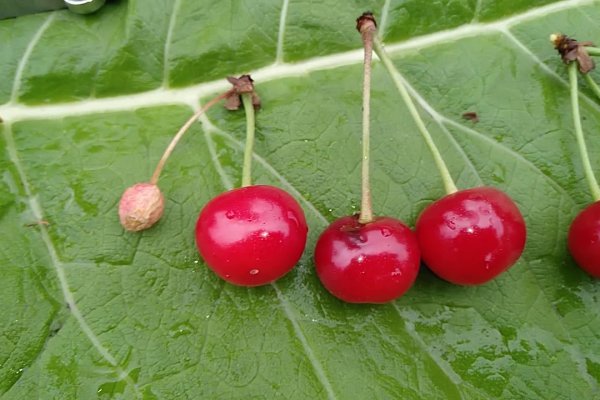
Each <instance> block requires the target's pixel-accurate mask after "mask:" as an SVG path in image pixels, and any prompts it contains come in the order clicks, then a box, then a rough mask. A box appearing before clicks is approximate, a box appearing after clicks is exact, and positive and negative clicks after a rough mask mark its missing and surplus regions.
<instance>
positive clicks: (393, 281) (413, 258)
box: [315, 216, 419, 303]
mask: <svg viewBox="0 0 600 400" xmlns="http://www.w3.org/2000/svg"><path fill="white" fill-rule="evenodd" d="M315 264H316V268H317V275H318V276H319V279H320V280H321V282H322V283H323V286H325V288H326V289H327V290H328V291H329V292H331V294H333V295H334V296H335V297H337V298H339V299H341V300H344V301H346V302H349V303H386V302H388V301H392V300H394V299H396V298H398V297H400V296H402V295H403V294H404V293H405V292H406V291H407V290H408V289H409V288H410V287H411V286H412V284H413V283H414V281H415V279H416V277H417V273H418V272H419V246H418V243H417V240H416V238H415V236H414V234H413V232H412V231H411V230H410V229H409V228H408V227H407V226H406V225H404V224H403V223H402V222H400V221H398V220H397V219H394V218H389V217H380V218H377V219H375V220H374V221H373V222H370V223H368V224H361V223H360V222H358V218H357V217H356V216H352V217H342V218H340V219H338V220H336V221H334V222H333V223H332V224H331V225H329V226H328V227H327V229H325V231H323V233H322V234H321V236H320V237H319V240H318V241H317V246H316V249H315Z"/></svg>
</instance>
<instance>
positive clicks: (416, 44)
mask: <svg viewBox="0 0 600 400" xmlns="http://www.w3.org/2000/svg"><path fill="white" fill-rule="evenodd" d="M595 2H597V0H565V1H561V2H557V3H553V4H550V5H547V6H542V7H538V8H534V9H531V10H529V11H527V12H525V13H522V14H518V15H515V16H512V17H509V18H505V19H501V20H498V21H494V22H490V23H485V24H479V23H469V24H465V25H461V26H459V27H457V28H454V29H449V30H443V31H439V32H435V33H432V34H427V35H422V36H418V37H415V38H412V39H409V40H406V41H403V42H400V43H396V44H392V45H388V46H387V50H388V52H390V53H391V54H397V53H402V52H405V51H409V50H415V49H423V48H428V47H432V46H436V45H439V44H443V43H447V42H451V41H455V40H458V39H463V38H468V37H475V36H480V35H485V34H490V33H506V32H507V31H508V30H509V28H511V27H512V26H514V25H517V24H519V23H522V22H525V21H529V20H533V19H536V18H541V17H544V16H547V15H550V14H553V13H557V12H560V11H563V10H565V9H569V8H573V7H577V6H583V5H588V4H593V3H595ZM49 18H51V17H49ZM40 31H42V29H40ZM38 33H39V31H38ZM42 33H43V31H42ZM280 34H283V32H280ZM40 36H41V35H40ZM37 39H39V38H37ZM511 39H512V38H511ZM357 42H358V40H357ZM362 54H363V52H362V50H361V49H358V50H351V51H347V52H342V53H336V54H331V55H327V56H321V57H314V58H310V59H308V60H305V61H302V62H299V63H294V64H290V63H279V62H277V61H275V62H274V63H273V64H271V65H268V66H266V67H263V68H260V69H258V70H255V71H254V72H253V73H252V75H253V77H254V79H255V80H256V81H257V82H258V85H260V83H262V82H269V81H273V80H278V79H283V78H291V77H300V76H306V75H308V74H309V73H311V72H318V71H322V70H327V69H335V68H340V67H345V66H350V65H355V64H358V63H360V62H362ZM24 58H28V57H24ZM25 61H27V60H26V59H25ZM536 62H539V63H540V64H541V65H542V66H543V67H546V68H544V70H545V71H546V72H548V73H549V74H552V71H551V70H550V69H549V68H548V67H547V66H546V65H545V64H544V63H542V62H541V61H539V59H538V60H536ZM25 67H26V63H24V64H23V65H22V66H21V67H20V68H21V69H24V68H25ZM19 76H20V74H19ZM17 77H18V76H17ZM228 85H229V84H228V83H227V82H226V81H225V80H217V81H209V82H203V83H200V84H197V85H192V86H187V87H184V88H169V87H167V84H164V85H163V86H162V87H159V88H157V89H154V90H150V91H146V92H140V93H135V94H129V95H122V96H114V97H105V98H90V99H85V100H81V101H78V102H70V103H57V104H53V105H25V104H21V103H18V102H17V101H16V100H15V99H14V97H15V93H13V96H12V97H13V100H11V101H10V102H8V103H5V104H3V105H0V116H2V118H3V120H4V121H5V123H13V122H17V121H22V120H29V119H59V118H65V117H70V116H78V115H86V114H94V113H105V112H119V111H132V110H136V109H139V108H145V107H152V106H164V105H173V104H186V105H190V106H194V107H195V105H197V104H198V102H199V100H200V99H201V98H202V97H204V96H207V95H209V94H212V93H215V92H219V91H224V90H226V89H228ZM15 86H16V87H17V88H18V84H17V83H15ZM584 98H585V96H584ZM588 100H589V99H588Z"/></svg>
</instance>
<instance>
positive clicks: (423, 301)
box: [0, 0, 600, 399]
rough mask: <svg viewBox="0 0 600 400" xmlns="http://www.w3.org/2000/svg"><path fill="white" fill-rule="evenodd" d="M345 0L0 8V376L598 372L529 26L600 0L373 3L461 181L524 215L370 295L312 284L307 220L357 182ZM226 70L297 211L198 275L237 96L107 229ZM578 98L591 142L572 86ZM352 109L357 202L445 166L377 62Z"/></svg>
mask: <svg viewBox="0 0 600 400" xmlns="http://www.w3.org/2000/svg"><path fill="white" fill-rule="evenodd" d="M363 7H364V4H363V2H357V1H351V2H340V1H337V0H325V1H321V2H314V3H312V2H311V3H307V2H296V1H288V0H284V1H282V2H276V1H220V2H211V1H191V0H175V1H166V0H147V1H144V2H141V1H134V0H131V1H129V2H125V1H120V2H109V3H108V4H107V5H106V6H105V7H104V8H103V9H102V10H101V11H100V12H99V13H97V14H94V15H91V16H86V17H82V16H78V15H74V14H71V13H69V12H68V11H57V12H52V13H45V14H38V15H31V16H23V17H19V18H16V19H10V20H3V21H0V42H1V43H2V46H3V49H2V53H1V54H0V74H1V76H2V77H3V79H2V80H0V104H2V105H0V117H1V118H2V119H3V121H4V122H3V123H2V124H0V143H1V149H2V151H0V167H1V169H0V170H1V171H2V179H1V180H0V234H1V237H2V238H3V239H2V244H1V245H0V265H1V266H2V280H0V288H1V290H0V301H1V303H0V304H2V305H3V307H1V308H0V321H1V322H2V324H1V325H0V396H2V398H6V399H29V398H41V399H46V398H47V399H52V398H61V399H91V398H100V399H109V398H110V399H112V398H121V399H132V398H133V399H135V398H140V399H181V398H190V399H192V398H193V399H199V398H211V399H213V398H214V399H217V398H222V399H237V398H239V399H242V398H243V399H248V398H253V399H254V398H256V399H262V398H264V399H272V398H285V399H296V398H297V399H306V398H310V399H321V398H323V399H349V398H357V399H363V398H365V399H366V398H378V399H385V398H403V399H422V398H432V399H436V398H439V399H488V398H502V399H514V398H531V399H534V398H540V399H549V398H557V399H558V398H560V399H562V398H582V399H588V398H589V399H591V398H596V397H598V396H599V391H598V385H599V383H600V344H599V343H600V333H599V332H600V311H599V310H600V308H599V305H600V304H599V302H600V297H599V296H600V286H599V285H598V283H597V282H596V281H595V280H593V279H592V278H590V277H588V276H587V275H586V274H584V273H583V272H582V271H581V270H580V269H579V268H577V267H576V266H575V264H574V263H573V261H572V260H571V258H570V257H569V255H568V252H567V250H566V244H565V239H566V233H567V230H568V226H569V224H570V221H571V220H572V219H573V217H574V216H575V215H576V214H577V212H578V211H579V210H581V209H582V208H583V207H585V205H586V204H588V203H590V202H591V196H590V195H589V193H588V189H587V185H586V183H585V179H584V175H583V171H582V168H581V163H580V156H579V154H578V152H577V146H576V143H575V140H574V134H573V123H572V119H571V116H570V111H569V110H570V108H569V107H570V106H569V97H568V88H567V82H566V70H565V66H564V65H563V64H562V63H561V61H560V59H559V57H558V56H557V55H556V52H555V51H554V50H553V49H552V46H551V44H550V43H549V42H548V36H549V34H550V33H553V32H557V31H559V32H565V33H568V34H569V35H571V36H574V37H576V38H578V39H580V40H588V39H589V40H593V41H594V40H595V41H598V39H597V38H598V37H600V27H599V26H598V24H597V23H596V21H598V20H599V19H600V3H599V2H598V1H593V0H571V1H559V2H552V1H544V0H540V1H515V2H511V3H510V6H509V5H508V2H501V1H492V0H478V1H475V0H464V1H461V0H456V1H438V2H431V4H426V3H425V2H422V1H416V0H414V1H392V0H387V1H376V2H372V3H371V4H369V7H370V8H371V10H372V11H373V12H375V14H376V16H377V17H378V20H379V28H380V31H381V33H382V36H383V38H384V41H385V42H386V45H387V48H388V50H389V51H390V52H391V54H392V56H393V60H394V62H395V64H396V66H397V68H398V69H399V70H400V72H401V73H402V75H403V76H404V78H405V79H406V81H407V82H408V84H409V85H410V92H411V95H412V96H413V98H414V99H415V100H416V102H417V105H418V108H419V111H420V113H421V115H422V116H423V118H424V119H425V121H426V123H427V125H428V127H429V129H430V130H431V131H432V134H433V136H434V139H435V141H436V143H437V144H438V146H439V147H440V150H441V151H442V153H443V156H444V159H445V160H446V162H447V163H448V166H449V168H450V171H451V173H452V175H453V177H454V178H455V180H456V182H457V185H458V186H459V187H460V188H468V187H472V186H477V185H482V184H485V185H492V186H496V187H498V188H500V189H502V190H504V191H506V192H507V193H509V194H510V196H511V197H513V198H514V199H515V201H516V202H517V204H518V205H519V207H520V208H521V211H522V212H523V214H524V216H525V219H526V221H527V224H528V242H527V247H526V250H525V253H524V254H523V256H522V258H521V260H520V261H519V262H518V263H517V264H516V265H515V266H514V267H513V268H512V269H510V270H509V271H508V272H506V273H505V274H503V275H502V276H500V277H498V278H497V279H495V280H494V281H492V282H490V283H488V284H486V285H483V286H480V287H458V286H454V285H451V284H448V283H446V282H443V281H441V280H439V279H437V278H436V277H435V276H434V275H432V274H431V273H430V272H429V271H428V270H427V269H426V268H425V267H423V268H422V270H421V273H420V275H419V278H418V280H417V283H416V285H415V286H414V287H413V288H412V289H411V290H410V291H409V292H408V293H407V294H406V295H405V296H404V297H403V298H401V299H399V300H398V301H396V302H394V303H392V304H387V305H379V306H368V305H350V304H344V303H342V302H340V301H338V300H336V299H334V298H333V297H331V296H330V295H329V294H328V293H327V292H326V291H325V290H324V289H323V287H322V286H321V285H320V283H319V281H318V279H317V278H316V276H315V274H314V265H313V262H312V251H313V248H314V244H315V241H316V238H317V237H318V235H319V233H320V231H321V230H322V229H324V228H325V226H326V225H327V223H328V222H329V221H332V220H333V219H335V218H337V217H340V216H343V215H348V214H352V213H354V212H356V211H357V210H358V207H359V204H360V201H359V199H360V193H359V191H360V132H361V108H360V107H361V87H360V82H361V73H362V67H361V57H362V52H361V50H360V46H361V41H360V37H359V35H358V33H357V32H356V30H355V27H354V20H355V18H356V17H357V16H359V15H360V14H361V13H362V12H363V11H365V10H364V9H363ZM245 72H251V73H252V75H253V77H254V79H255V80H256V85H257V90H258V92H259V94H260V96H261V99H262V101H263V108H262V109H261V111H260V112H259V113H258V115H257V124H258V126H257V142H256V144H255V154H254V162H255V168H254V181H255V182H256V183H266V184H273V185H278V186H280V187H282V188H284V189H286V190H288V191H289V192H290V193H291V194H292V195H293V196H295V197H296V198H297V199H298V200H299V202H300V203H301V205H302V206H303V208H304V210H305V213H306V216H307V220H308V222H309V227H310V234H309V242H308V245H307V249H306V251H305V254H304V256H303V258H302V259H301V261H300V263H299V264H298V266H297V267H296V268H295V269H294V270H293V271H292V272H291V273H289V274H288V275H287V276H286V277H284V278H283V279H281V280H279V281H278V282H276V283H274V284H272V285H267V286H265V287H259V288H251V289H247V288H239V287H234V286H231V285H229V284H225V283H224V282H222V281H221V280H219V279H218V278H217V277H216V276H215V275H214V274H213V273H211V272H210V271H209V270H208V269H207V268H206V266H205V265H204V264H203V261H202V260H201V259H200V257H199V255H198V253H197V250H196V248H195V244H194V236H193V231H194V225H195V221H196V217H197V215H198V212H199V210H200V209H201V208H202V206H203V205H204V204H205V203H206V202H207V201H208V200H210V199H211V198H212V197H214V196H216V195H217V194H218V193H220V192H222V191H224V190H227V189H229V188H231V187H233V186H236V185H238V184H239V182H240V179H241V174H240V171H241V164H242V162H241V161H242V153H243V141H244V126H245V119H244V115H243V112H241V111H240V112H228V111H226V110H224V109H222V108H219V107H217V108H214V109H212V110H211V111H210V112H209V113H208V114H207V115H206V116H204V117H203V118H201V120H200V123H197V124H195V125H194V126H193V128H192V129H191V131H190V132H189V133H188V134H187V136H185V138H184V139H183V141H182V142H181V144H180V146H179V147H178V148H177V150H176V151H175V153H174V154H173V156H172V157H171V159H170V160H169V162H168V164H167V167H166V169H165V171H164V173H163V176H162V178H161V181H160V186H161V189H162V190H163V192H164V193H165V195H166V198H167V204H166V212H165V215H164V217H163V219H162V220H161V222H160V223H159V224H158V225H157V226H156V227H155V228H152V229H151V230H149V231H146V232H143V233H139V234H129V233H125V232H124V231H123V230H122V228H121V227H120V225H119V223H118V218H117V212H116V207H117V202H118V200H119V197H120V195H121V193H122V191H123V190H124V188H126V187H127V186H129V185H131V184H133V183H135V182H139V181H145V180H147V179H148V178H149V176H150V174H151V173H152V171H153V168H154V165H155V163H156V161H157V160H158V159H159V157H160V155H161V154H162V151H163V149H164V147H165V146H166V144H167V143H168V141H169V139H170V137H171V136H172V135H173V134H174V132H176V130H177V129H178V127H179V126H180V125H181V124H182V123H183V122H184V121H185V120H186V119H187V118H188V117H189V115H190V113H191V112H192V109H195V108H197V107H198V105H199V104H200V103H204V102H206V101H207V100H208V99H210V98H211V97H212V96H214V94H215V93H218V92H220V91H223V90H226V89H227V83H226V81H225V80H224V79H223V78H224V77H225V76H227V75H236V74H240V73H245ZM593 76H594V77H595V78H596V79H600V76H599V75H598V73H597V72H593ZM581 104H582V115H583V117H584V122H583V123H584V130H585V131H586V133H587V135H588V146H589V150H590V156H591V159H592V162H593V164H594V165H598V164H599V163H600V141H597V140H595V135H596V134H597V132H598V131H599V128H600V101H598V99H596V98H594V97H593V93H592V92H589V91H588V89H587V88H586V87H585V85H582V95H581ZM465 112H476V113H477V114H478V116H479V120H480V121H479V122H478V123H473V122H472V121H468V120H465V119H464V118H463V117H462V114H463V113H465ZM372 131H373V138H372V174H373V175H372V184H373V193H374V206H375V211H376V213H377V214H379V215H391V216H396V217H398V218H400V219H402V220H404V221H406V222H407V223H408V224H409V225H411V226H412V225H414V223H415V220H416V218H417V217H418V215H419V213H420V212H421V210H423V208H424V207H425V206H426V205H428V204H429V203H431V202H432V201H434V200H435V199H438V198H439V197H441V196H443V186H442V182H441V179H440V177H439V174H438V172H437V171H436V169H435V166H434V163H433V159H432V157H431V155H430V153H429V151H428V149H427V148H426V146H425V144H424V142H423V140H422V139H421V138H420V137H419V135H418V131H417V129H416V125H415V123H414V121H413V120H412V119H411V117H410V114H409V113H408V111H407V109H406V107H405V106H404V104H403V103H402V101H401V98H400V95H399V93H398V92H397V91H396V89H395V88H394V85H393V83H392V81H391V79H390V78H389V76H388V75H387V73H386V72H385V70H384V69H383V66H382V65H380V64H379V63H378V62H375V64H374V68H373V90H372Z"/></svg>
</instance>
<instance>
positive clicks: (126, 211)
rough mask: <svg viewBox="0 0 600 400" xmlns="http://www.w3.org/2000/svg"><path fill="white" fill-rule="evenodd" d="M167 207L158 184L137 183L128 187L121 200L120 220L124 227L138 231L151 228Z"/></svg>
mask: <svg viewBox="0 0 600 400" xmlns="http://www.w3.org/2000/svg"><path fill="white" fill-rule="evenodd" d="M164 209H165V199H164V197H163V195H162V193H161V191H160V189H159V188H158V186H156V185H153V184H151V183H136V184H135V185H133V186H131V187H129V188H127V190H125V192H124V193H123V196H122V197H121V200H120V201H119V220H120V221H121V225H123V228H125V229H126V230H128V231H130V232H137V231H141V230H144V229H148V228H150V227H151V226H152V225H154V224H155V223H156V222H157V221H158V220H159V219H160V217H162V214H163V211H164Z"/></svg>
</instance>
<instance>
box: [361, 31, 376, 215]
mask: <svg viewBox="0 0 600 400" xmlns="http://www.w3.org/2000/svg"><path fill="white" fill-rule="evenodd" d="M375 32H377V28H375V24H374V23H371V22H366V23H364V24H363V25H362V27H361V28H360V35H361V37H362V40H363V45H364V50H365V56H364V68H363V94H362V98H363V103H362V111H363V112H362V128H363V129H362V179H361V181H362V197H361V205H360V216H359V218H358V222H360V223H361V224H368V223H369V222H372V221H373V203H372V200H371V184H370V181H369V161H370V158H369V156H370V135H371V123H370V119H371V116H370V114H371V62H372V59H373V36H374V35H375Z"/></svg>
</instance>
